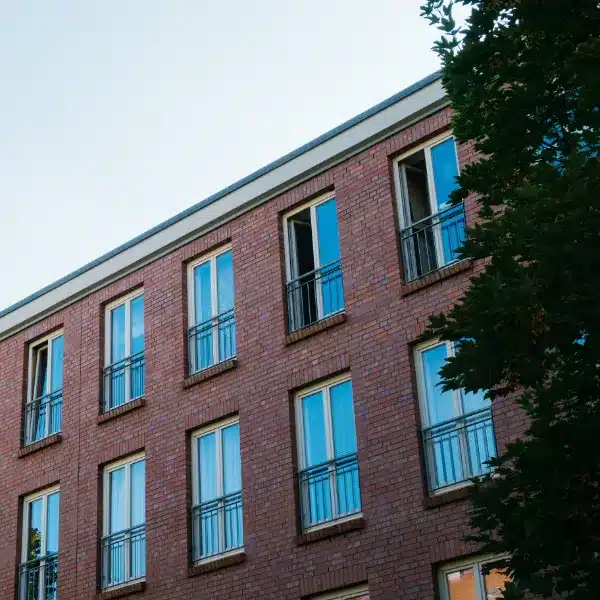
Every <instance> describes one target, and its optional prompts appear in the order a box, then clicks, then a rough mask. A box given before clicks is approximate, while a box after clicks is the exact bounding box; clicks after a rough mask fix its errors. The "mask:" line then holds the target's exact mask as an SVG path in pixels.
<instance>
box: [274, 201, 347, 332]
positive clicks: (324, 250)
mask: <svg viewBox="0 0 600 600" xmlns="http://www.w3.org/2000/svg"><path fill="white" fill-rule="evenodd" d="M284 231H285V247H286V274H287V298H288V321H289V322H288V328H289V331H290V332H292V331H296V330H297V329H301V328H303V327H307V326H308V325H311V324H312V323H315V322H317V321H320V320H321V319H324V318H325V317H328V316H330V315H332V314H334V313H336V312H340V311H342V310H343V309H344V293H343V286H342V266H341V262H340V258H341V253H340V240H339V232H338V221H337V208H336V201H335V197H334V196H332V195H327V196H325V197H321V198H319V199H317V200H314V201H313V202H311V203H309V204H307V205H304V206H302V207H300V208H298V209H296V210H295V211H293V212H291V213H289V214H288V215H286V216H285V218H284Z"/></svg>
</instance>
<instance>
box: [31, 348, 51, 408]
mask: <svg viewBox="0 0 600 600" xmlns="http://www.w3.org/2000/svg"><path fill="white" fill-rule="evenodd" d="M33 363H34V364H33V373H34V390H33V397H34V399H36V398H41V397H42V396H44V395H45V394H46V376H47V372H48V346H46V345H44V346H40V347H39V348H36V349H35V350H34V351H33Z"/></svg>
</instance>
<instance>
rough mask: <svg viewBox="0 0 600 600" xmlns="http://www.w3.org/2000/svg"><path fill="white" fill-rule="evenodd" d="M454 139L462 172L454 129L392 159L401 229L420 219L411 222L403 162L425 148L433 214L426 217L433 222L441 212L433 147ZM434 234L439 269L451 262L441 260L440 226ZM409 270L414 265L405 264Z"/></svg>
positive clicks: (457, 167)
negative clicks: (432, 155)
mask: <svg viewBox="0 0 600 600" xmlns="http://www.w3.org/2000/svg"><path fill="white" fill-rule="evenodd" d="M449 139H453V140H454V149H455V156H456V169H457V173H458V174H460V163H459V160H458V144H457V143H456V138H455V137H454V134H453V133H452V131H446V132H444V133H442V134H440V135H438V136H436V137H434V138H433V139H431V140H427V141H426V142H424V143H422V144H419V145H418V146H416V147H415V148H411V149H410V150H409V151H408V152H404V153H403V154H401V155H400V156H397V157H396V158H394V160H393V161H392V165H393V172H394V187H395V189H396V204H397V209H398V220H399V225H400V231H401V232H402V231H404V229H406V228H407V227H411V226H413V225H415V224H416V223H418V222H419V221H415V222H414V223H411V222H410V217H409V215H410V206H409V205H408V187H407V183H406V173H405V169H404V168H403V165H401V164H400V163H402V162H403V161H405V160H406V159H407V158H409V157H410V156H412V155H413V154H416V153H417V152H420V151H421V150H423V152H424V154H425V168H426V170H427V192H428V197H429V209H430V210H431V215H429V216H428V217H425V218H426V219H431V222H432V223H434V222H435V217H436V215H438V214H439V213H440V210H439V208H438V202H437V195H436V190H435V180H434V178H433V164H432V160H431V149H432V148H433V147H434V146H438V145H439V144H441V143H443V142H445V141H446V140H449ZM446 208H448V206H447V204H444V205H443V206H442V210H445V209H446ZM432 231H433V235H434V244H435V252H436V259H437V262H438V267H437V268H438V269H440V268H442V267H445V266H446V265H449V264H450V262H441V261H442V260H443V258H444V243H443V240H442V233H441V230H440V228H439V227H433V229H432ZM405 268H407V270H408V271H411V270H412V269H414V265H405Z"/></svg>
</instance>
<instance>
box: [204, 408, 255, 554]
mask: <svg viewBox="0 0 600 600" xmlns="http://www.w3.org/2000/svg"><path fill="white" fill-rule="evenodd" d="M192 494H193V501H192V502H193V507H192V557H193V560H194V561H195V562H198V561H204V560H210V559H213V558H221V556H222V555H224V554H230V553H234V552H241V551H242V550H243V547H244V531H243V510H242V466H241V460H240V425H239V422H238V421H237V419H230V420H227V421H224V422H222V423H219V424H218V425H216V426H214V427H211V428H209V429H204V430H201V431H199V432H197V433H195V434H194V435H193V436H192Z"/></svg>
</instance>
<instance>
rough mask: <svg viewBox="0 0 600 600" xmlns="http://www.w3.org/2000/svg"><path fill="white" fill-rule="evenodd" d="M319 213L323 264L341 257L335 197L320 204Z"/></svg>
mask: <svg viewBox="0 0 600 600" xmlns="http://www.w3.org/2000/svg"><path fill="white" fill-rule="evenodd" d="M316 213H317V238H318V242H319V264H320V265H321V266H324V265H327V264H329V263H332V262H334V261H336V260H339V259H340V236H339V232H338V220H337V210H336V202H335V198H332V199H331V200H327V202H323V204H319V205H318V206H317V208H316Z"/></svg>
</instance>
